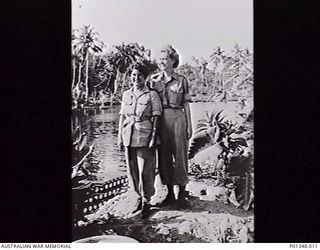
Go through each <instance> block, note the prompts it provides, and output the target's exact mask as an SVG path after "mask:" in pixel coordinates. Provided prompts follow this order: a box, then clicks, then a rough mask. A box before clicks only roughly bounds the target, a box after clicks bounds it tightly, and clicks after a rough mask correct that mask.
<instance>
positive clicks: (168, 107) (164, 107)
mask: <svg viewBox="0 0 320 250" xmlns="http://www.w3.org/2000/svg"><path fill="white" fill-rule="evenodd" d="M163 109H182V107H172V106H163Z"/></svg>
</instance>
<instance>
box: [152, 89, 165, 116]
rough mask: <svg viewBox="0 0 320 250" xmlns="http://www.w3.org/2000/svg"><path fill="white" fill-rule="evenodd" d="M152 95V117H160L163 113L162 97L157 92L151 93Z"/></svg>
mask: <svg viewBox="0 0 320 250" xmlns="http://www.w3.org/2000/svg"><path fill="white" fill-rule="evenodd" d="M150 95H151V107H152V110H151V114H152V116H155V115H158V116H160V115H161V113H162V104H161V100H160V97H159V95H158V93H157V92H156V91H150Z"/></svg>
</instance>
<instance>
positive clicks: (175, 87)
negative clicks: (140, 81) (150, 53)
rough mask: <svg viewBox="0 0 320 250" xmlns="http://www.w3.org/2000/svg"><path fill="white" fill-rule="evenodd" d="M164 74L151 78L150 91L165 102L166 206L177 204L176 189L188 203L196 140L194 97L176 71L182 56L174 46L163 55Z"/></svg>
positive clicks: (161, 161)
mask: <svg viewBox="0 0 320 250" xmlns="http://www.w3.org/2000/svg"><path fill="white" fill-rule="evenodd" d="M158 64H159V68H160V70H161V71H160V73H157V74H155V75H153V76H152V77H151V81H150V87H151V88H152V89H154V90H156V91H157V92H158V94H159V96H160V99H161V102H162V108H163V113H162V116H161V122H160V139H161V145H160V146H159V172H160V177H161V181H162V183H163V184H164V185H167V188H168V195H167V197H166V198H165V200H164V201H163V205H166V204H168V203H171V202H173V201H174V200H175V195H174V185H178V186H179V194H178V200H182V201H184V200H186V191H185V187H186V184H187V183H188V181H189V180H188V157H187V153H188V140H189V139H190V138H191V136H192V125H191V116H190V107H189V102H190V100H191V96H190V94H189V87H188V82H187V79H186V78H185V77H184V76H182V75H179V74H177V73H176V72H175V71H174V69H175V68H176V67H178V65H179V54H178V53H177V51H176V50H175V49H174V48H173V47H172V46H170V45H169V46H166V47H165V48H164V49H162V50H161V51H160V57H159V63H158Z"/></svg>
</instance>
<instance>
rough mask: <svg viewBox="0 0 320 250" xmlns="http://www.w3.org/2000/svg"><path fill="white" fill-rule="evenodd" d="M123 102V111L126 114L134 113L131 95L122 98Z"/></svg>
mask: <svg viewBox="0 0 320 250" xmlns="http://www.w3.org/2000/svg"><path fill="white" fill-rule="evenodd" d="M123 102H124V113H125V114H127V115H132V114H134V106H135V103H134V100H133V98H132V97H127V98H125V99H124V100H123Z"/></svg>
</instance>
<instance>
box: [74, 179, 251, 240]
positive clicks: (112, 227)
mask: <svg viewBox="0 0 320 250" xmlns="http://www.w3.org/2000/svg"><path fill="white" fill-rule="evenodd" d="M156 186H157V192H156V194H155V195H154V197H153V199H152V201H151V202H152V204H156V203H158V202H160V201H161V200H163V199H164V197H165V195H166V189H165V187H164V186H162V185H161V183H160V181H159V178H157V180H156ZM187 189H188V190H189V193H190V199H189V204H188V205H187V206H184V207H183V208H182V207H181V206H180V204H179V203H178V202H177V203H175V204H171V205H168V206H166V207H162V208H159V207H156V206H155V207H153V208H152V210H151V212H150V214H149V217H148V218H142V217H141V214H139V213H136V214H132V213H131V211H133V210H134V208H135V207H136V205H137V197H136V195H135V194H134V193H133V192H131V191H128V192H126V193H125V194H122V195H119V196H117V197H115V198H113V199H111V200H109V201H108V202H107V203H106V204H105V205H104V206H103V207H101V208H99V209H98V210H97V211H96V212H95V213H93V214H90V215H88V216H86V219H87V221H82V222H80V223H79V226H80V227H79V228H78V232H77V236H76V237H75V238H74V240H76V239H79V238H83V237H88V236H94V235H124V236H128V237H132V238H134V239H136V240H138V241H139V242H151V243H156V242H253V239H254V227H253V225H254V218H253V211H252V210H251V211H245V210H242V209H238V208H237V207H236V206H235V205H233V204H230V202H229V201H227V199H226V198H225V197H224V196H223V192H221V189H220V191H219V189H217V190H214V189H213V188H212V186H210V180H205V181H199V180H196V179H194V178H191V181H190V183H189V185H188V188H187ZM210 189H211V191H210V192H201V191H203V190H206V191H209V190H210ZM204 193H206V194H204ZM227 203H228V204H227Z"/></svg>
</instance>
